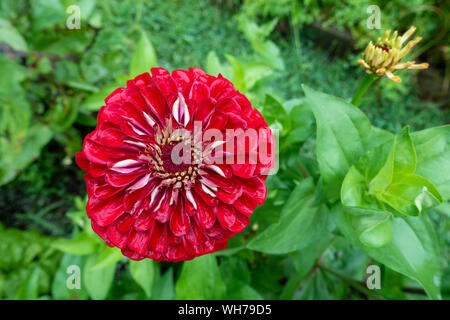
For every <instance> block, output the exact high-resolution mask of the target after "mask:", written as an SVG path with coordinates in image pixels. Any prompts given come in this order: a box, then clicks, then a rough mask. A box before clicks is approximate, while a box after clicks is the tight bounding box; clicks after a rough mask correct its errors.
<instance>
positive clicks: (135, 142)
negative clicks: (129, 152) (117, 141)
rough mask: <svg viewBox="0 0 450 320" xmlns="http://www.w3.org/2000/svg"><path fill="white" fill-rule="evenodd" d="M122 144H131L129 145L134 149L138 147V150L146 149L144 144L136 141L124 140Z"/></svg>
mask: <svg viewBox="0 0 450 320" xmlns="http://www.w3.org/2000/svg"><path fill="white" fill-rule="evenodd" d="M123 142H125V143H128V144H131V145H133V146H136V147H140V148H145V147H146V145H145V144H144V143H142V142H138V141H131V140H124V141H123Z"/></svg>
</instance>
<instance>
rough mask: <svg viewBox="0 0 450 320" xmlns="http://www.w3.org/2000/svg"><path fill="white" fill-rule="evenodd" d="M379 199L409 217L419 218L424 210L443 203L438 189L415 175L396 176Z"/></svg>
mask: <svg viewBox="0 0 450 320" xmlns="http://www.w3.org/2000/svg"><path fill="white" fill-rule="evenodd" d="M379 199H381V200H382V201H384V202H385V203H387V204H388V205H390V206H391V207H392V208H394V209H395V210H397V211H398V212H400V213H403V214H405V215H408V216H418V215H419V214H420V213H421V212H422V211H423V210H425V209H428V208H432V207H434V206H436V205H438V204H439V203H441V202H442V197H441V195H440V193H439V191H438V190H437V189H436V187H435V186H434V185H433V184H432V183H431V182H430V181H428V180H427V179H425V178H424V177H421V176H418V175H415V174H406V175H395V176H394V180H393V181H392V183H391V184H390V185H389V187H388V188H387V189H386V191H384V192H383V193H382V194H380V195H379Z"/></svg>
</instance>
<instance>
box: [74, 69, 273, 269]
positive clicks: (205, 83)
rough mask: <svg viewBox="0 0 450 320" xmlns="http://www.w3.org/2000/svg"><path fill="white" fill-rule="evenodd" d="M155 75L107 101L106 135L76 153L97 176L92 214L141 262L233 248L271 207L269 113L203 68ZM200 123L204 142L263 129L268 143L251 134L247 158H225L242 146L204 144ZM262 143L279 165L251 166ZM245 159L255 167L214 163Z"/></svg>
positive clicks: (102, 120) (92, 181) (99, 228)
mask: <svg viewBox="0 0 450 320" xmlns="http://www.w3.org/2000/svg"><path fill="white" fill-rule="evenodd" d="M151 73H152V76H150V74H149V73H144V74H141V75H139V76H137V77H136V78H135V79H134V80H130V81H128V82H127V87H126V88H118V89H116V90H115V91H114V92H113V93H111V94H110V95H109V96H108V97H107V98H106V99H105V104H106V105H105V106H104V107H102V108H101V109H100V112H99V114H98V125H97V128H96V129H95V130H94V131H93V132H92V133H90V134H89V135H87V136H86V138H85V140H84V145H83V151H82V152H79V153H77V155H76V160H77V163H78V165H79V166H80V167H81V168H82V169H83V170H85V171H86V172H87V173H86V174H85V176H84V177H85V180H86V184H87V192H88V196H89V201H88V204H87V208H86V210H87V214H88V216H89V218H90V219H91V223H92V228H93V230H94V231H95V232H96V233H97V234H98V235H99V236H100V237H102V239H103V240H105V242H106V244H107V245H109V246H117V247H119V248H120V249H121V250H122V253H123V254H124V255H126V256H128V257H129V258H131V259H134V260H140V259H143V258H151V259H154V260H165V261H180V260H189V259H192V258H194V257H196V256H200V255H203V254H206V253H210V252H214V251H217V250H221V249H224V248H225V247H226V245H227V240H228V239H229V238H231V237H232V236H233V235H235V234H236V233H238V232H241V231H242V230H243V229H244V228H245V227H246V226H247V225H248V224H249V218H248V217H249V216H250V215H251V214H252V212H253V210H254V209H255V207H256V206H257V205H261V204H263V203H264V200H265V197H266V187H265V185H264V180H265V178H266V175H265V171H268V168H271V167H272V166H273V150H272V148H273V136H272V133H271V131H270V129H269V128H268V127H267V123H266V122H265V121H264V119H263V117H262V116H261V114H260V113H259V112H258V111H257V110H256V109H254V108H252V106H251V104H250V102H249V101H248V100H247V98H246V97H245V96H244V95H242V94H241V93H239V92H238V91H237V90H236V89H235V88H234V86H233V84H232V83H231V82H229V81H228V80H226V79H225V78H223V77H222V76H221V75H219V76H218V77H214V76H211V75H207V74H205V73H204V72H203V71H202V70H201V69H199V68H190V69H189V71H185V70H175V71H173V72H172V75H171V74H170V73H169V72H168V71H167V70H165V69H162V68H154V69H151ZM198 124H200V130H201V135H203V133H204V132H206V131H208V130H215V132H219V133H223V134H224V135H225V132H226V131H227V130H229V129H234V130H238V132H240V134H242V133H245V132H246V131H248V130H249V129H252V130H253V131H255V130H258V132H259V140H260V143H258V142H257V141H256V140H255V138H254V136H252V135H247V137H246V138H247V140H244V141H245V142H246V143H242V140H241V143H239V144H240V145H241V146H242V145H244V146H245V148H244V151H240V152H237V149H238V148H237V146H234V147H233V148H232V150H231V151H230V150H229V148H223V149H226V150H225V151H221V150H222V146H223V145H225V142H228V141H230V140H231V141H232V142H236V140H237V139H238V138H236V137H233V138H232V139H227V140H226V141H225V139H224V140H220V139H218V138H217V137H210V138H208V137H206V136H205V135H203V140H202V141H201V142H200V143H195V144H194V142H193V141H194V140H195V139H196V136H195V130H196V128H195V126H196V125H197V129H198ZM180 130H183V131H182V133H181V134H180V133H179V131H180ZM239 130H240V131H239ZM235 132H236V131H235ZM186 133H188V134H189V133H193V136H194V139H192V138H191V137H190V136H189V135H187V134H186ZM197 136H198V134H197ZM261 136H262V137H263V140H264V141H263V143H265V147H266V148H265V149H266V150H268V151H267V153H268V155H269V161H266V163H264V162H261V161H259V160H258V161H257V162H256V163H255V162H251V161H248V158H249V156H251V155H257V156H258V157H259V156H260V155H261V149H264V148H261ZM227 137H228V136H227ZM186 145H187V146H188V157H187V158H184V159H187V160H188V161H182V162H179V161H178V162H177V161H174V160H173V159H174V158H173V154H174V148H178V147H183V146H186ZM219 146H220V148H219ZM219 149H220V151H219ZM183 150H184V149H183ZM239 154H245V159H246V162H245V163H239V164H236V163H228V162H227V161H225V160H223V161H224V162H225V163H220V162H219V163H217V162H214V160H217V159H219V158H222V159H225V158H226V159H230V158H231V159H233V160H234V162H235V160H236V157H238V156H239ZM205 155H206V156H205ZM208 155H209V156H208ZM183 156H184V157H185V156H186V154H185V153H183ZM192 160H193V161H192ZM232 162H233V161H232Z"/></svg>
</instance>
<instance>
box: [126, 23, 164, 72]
mask: <svg viewBox="0 0 450 320" xmlns="http://www.w3.org/2000/svg"><path fill="white" fill-rule="evenodd" d="M157 66H158V61H157V58H156V53H155V49H154V48H153V45H152V43H151V42H150V40H149V38H148V37H147V35H146V34H145V32H144V31H142V32H141V37H140V38H139V41H138V43H137V44H136V49H135V50H134V54H133V56H132V57H131V65H130V76H132V77H136V76H138V75H140V74H141V73H144V72H150V69H151V68H154V67H157Z"/></svg>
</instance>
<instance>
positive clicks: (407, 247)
mask: <svg viewBox="0 0 450 320" xmlns="http://www.w3.org/2000/svg"><path fill="white" fill-rule="evenodd" d="M332 215H333V217H334V218H335V221H336V224H337V226H338V227H339V229H340V230H341V232H342V233H343V234H344V235H345V236H346V237H347V238H348V239H349V240H350V241H351V242H352V243H353V244H354V245H355V246H357V247H358V248H359V249H361V250H363V251H364V252H366V253H367V254H368V255H369V256H371V257H372V258H373V259H375V260H377V261H378V262H380V263H383V264H384V265H386V266H387V267H389V268H391V269H393V270H395V271H397V272H399V273H402V274H404V275H405V276H407V277H410V278H412V279H414V280H416V281H417V282H419V283H420V284H421V285H422V286H423V288H424V289H425V291H426V292H427V294H428V296H429V297H430V298H431V299H440V298H441V294H440V289H439V286H440V277H441V275H440V252H439V248H438V239H437V237H436V234H435V231H434V229H433V225H432V223H431V222H430V220H429V218H428V217H427V216H426V215H421V216H419V217H406V218H393V219H392V221H391V223H392V234H393V238H392V241H391V242H389V243H388V244H386V245H385V246H383V247H380V248H373V247H368V246H366V245H364V244H363V243H362V242H361V241H360V240H359V239H358V238H359V237H358V234H357V232H356V230H355V229H354V227H353V225H352V222H351V217H350V215H349V214H348V213H346V212H345V211H344V210H343V208H342V207H341V206H340V205H336V206H335V207H334V208H333V210H332Z"/></svg>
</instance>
